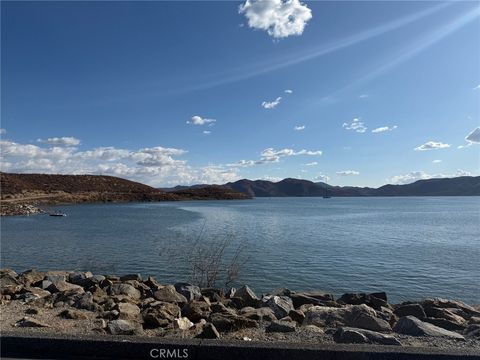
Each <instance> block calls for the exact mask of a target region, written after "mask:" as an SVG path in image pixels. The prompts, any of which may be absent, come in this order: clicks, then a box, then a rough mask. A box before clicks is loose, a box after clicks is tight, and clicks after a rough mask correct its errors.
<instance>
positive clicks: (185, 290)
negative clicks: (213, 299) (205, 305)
mask: <svg viewBox="0 0 480 360" xmlns="http://www.w3.org/2000/svg"><path fill="white" fill-rule="evenodd" d="M174 287H175V290H176V291H177V292H178V293H179V294H182V295H183V296H185V298H186V299H187V301H192V300H198V299H200V297H201V296H202V293H201V291H200V288H199V287H198V286H195V285H192V284H188V283H176V284H175V285H174Z"/></svg>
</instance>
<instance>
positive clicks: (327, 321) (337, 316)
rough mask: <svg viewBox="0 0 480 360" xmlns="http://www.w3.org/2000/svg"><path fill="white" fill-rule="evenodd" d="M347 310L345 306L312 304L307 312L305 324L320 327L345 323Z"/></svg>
mask: <svg viewBox="0 0 480 360" xmlns="http://www.w3.org/2000/svg"><path fill="white" fill-rule="evenodd" d="M346 313H347V310H346V309H345V308H337V307H329V306H311V307H310V308H309V309H308V310H306V312H305V320H304V321H303V325H316V326H318V327H337V326H341V325H343V324H344V319H345V315H346Z"/></svg>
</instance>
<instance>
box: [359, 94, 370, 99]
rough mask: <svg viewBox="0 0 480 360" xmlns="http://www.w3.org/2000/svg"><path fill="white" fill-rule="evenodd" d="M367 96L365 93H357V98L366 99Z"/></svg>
mask: <svg viewBox="0 0 480 360" xmlns="http://www.w3.org/2000/svg"><path fill="white" fill-rule="evenodd" d="M368 97H369V96H368V95H367V94H361V95H358V98H359V99H367V98H368Z"/></svg>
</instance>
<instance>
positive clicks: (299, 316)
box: [288, 309, 305, 324]
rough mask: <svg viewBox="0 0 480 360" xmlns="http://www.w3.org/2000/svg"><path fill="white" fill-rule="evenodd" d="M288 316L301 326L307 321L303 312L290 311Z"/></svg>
mask: <svg viewBox="0 0 480 360" xmlns="http://www.w3.org/2000/svg"><path fill="white" fill-rule="evenodd" d="M288 316H290V318H291V319H292V320H293V321H296V322H297V323H299V324H302V323H303V321H304V320H305V314H304V313H303V311H302V310H295V309H294V310H290V312H289V313H288Z"/></svg>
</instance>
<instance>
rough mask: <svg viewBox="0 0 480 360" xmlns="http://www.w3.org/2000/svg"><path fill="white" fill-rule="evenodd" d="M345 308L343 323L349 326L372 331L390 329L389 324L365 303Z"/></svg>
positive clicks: (387, 330) (386, 330)
mask: <svg viewBox="0 0 480 360" xmlns="http://www.w3.org/2000/svg"><path fill="white" fill-rule="evenodd" d="M347 309H348V311H347V313H346V314H345V324H346V325H348V326H350V327H354V328H361V329H367V330H372V331H383V332H389V331H392V328H391V326H390V324H389V323H388V322H387V321H385V320H383V319H381V318H379V317H378V316H377V313H376V311H375V310H373V309H372V308H370V307H369V306H367V305H365V304H361V305H353V306H351V307H349V308H347Z"/></svg>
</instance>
